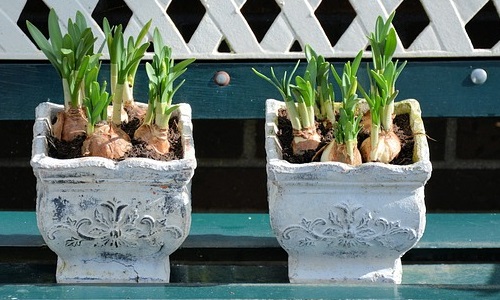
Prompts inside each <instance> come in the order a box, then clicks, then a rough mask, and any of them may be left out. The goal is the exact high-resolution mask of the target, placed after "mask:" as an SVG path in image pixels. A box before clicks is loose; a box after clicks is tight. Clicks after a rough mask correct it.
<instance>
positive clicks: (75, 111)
mask: <svg viewBox="0 0 500 300" xmlns="http://www.w3.org/2000/svg"><path fill="white" fill-rule="evenodd" d="M87 123H88V120H87V117H86V115H85V111H84V110H83V108H69V109H68V110H66V111H61V112H59V113H57V121H56V123H55V124H54V126H53V127H52V135H53V136H54V137H56V138H57V139H59V140H61V141H66V142H71V141H72V140H74V139H75V138H76V137H78V136H80V135H83V134H85V133H86V132H87Z"/></svg>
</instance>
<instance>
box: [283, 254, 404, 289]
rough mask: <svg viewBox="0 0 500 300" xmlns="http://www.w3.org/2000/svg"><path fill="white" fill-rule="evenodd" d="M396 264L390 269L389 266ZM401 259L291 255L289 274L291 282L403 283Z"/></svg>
mask: <svg viewBox="0 0 500 300" xmlns="http://www.w3.org/2000/svg"><path fill="white" fill-rule="evenodd" d="M391 265H393V266H394V267H392V268H388V267H387V266H391ZM402 273H403V270H402V266H401V259H399V258H398V259H396V261H386V260H383V261H382V260H381V261H376V260H373V259H366V260H360V259H356V260H354V259H342V258H340V259H339V258H332V257H321V256H314V257H313V256H309V257H306V256H304V257H300V258H298V257H294V256H289V257H288V277H289V279H290V282H291V283H333V282H343V283H358V282H387V283H396V284H399V283H401V279H402Z"/></svg>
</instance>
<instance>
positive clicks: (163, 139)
mask: <svg viewBox="0 0 500 300" xmlns="http://www.w3.org/2000/svg"><path fill="white" fill-rule="evenodd" d="M134 138H135V139H136V140H139V141H143V142H145V143H146V145H147V146H146V148H147V149H150V150H153V151H155V152H156V153H158V154H161V155H166V154H167V153H168V152H169V151H170V142H169V141H168V128H160V127H159V126H157V125H156V124H152V125H147V124H143V125H141V126H140V127H139V128H137V130H136V131H135V134H134Z"/></svg>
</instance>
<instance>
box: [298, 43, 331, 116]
mask: <svg viewBox="0 0 500 300" xmlns="http://www.w3.org/2000/svg"><path fill="white" fill-rule="evenodd" d="M305 55H306V59H307V62H308V65H307V71H308V72H309V74H310V77H311V78H310V80H311V84H312V85H313V88H314V89H315V91H316V102H317V103H316V105H317V107H318V109H319V111H318V119H319V120H325V119H326V120H328V121H329V122H330V123H331V124H335V110H334V105H333V103H334V99H335V94H334V91H333V85H332V84H331V83H330V82H329V80H328V74H329V72H330V67H331V65H330V63H329V62H327V61H326V60H325V58H324V57H323V56H321V55H318V54H316V52H315V51H314V50H313V49H312V48H311V46H309V45H306V47H305Z"/></svg>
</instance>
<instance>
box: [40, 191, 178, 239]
mask: <svg viewBox="0 0 500 300" xmlns="http://www.w3.org/2000/svg"><path fill="white" fill-rule="evenodd" d="M56 214H60V212H57V211H56ZM58 218H61V219H62V220H61V222H56V223H55V224H54V225H53V226H52V227H51V228H50V230H48V233H47V236H48V238H49V239H51V240H53V239H55V238H56V235H57V234H58V233H63V234H65V235H68V236H69V238H68V239H66V241H65V244H66V246H67V247H78V246H82V244H84V243H85V244H91V245H93V246H94V247H101V248H102V247H111V248H120V247H137V246H138V245H139V241H147V242H149V244H150V245H151V246H158V247H160V246H162V244H161V243H162V242H161V241H162V240H163V239H158V238H157V237H158V236H159V235H160V234H163V233H170V234H171V235H172V236H173V237H174V238H175V239H179V238H181V237H182V236H183V235H184V233H183V232H182V230H181V229H180V228H179V227H177V226H173V225H168V224H167V219H166V218H160V219H155V218H154V217H153V216H151V215H147V214H142V213H141V212H140V211H139V210H138V209H137V208H133V207H132V206H130V205H128V204H122V203H121V202H119V201H117V200H116V199H113V200H111V201H105V202H102V203H100V204H99V205H97V207H96V208H95V209H94V211H93V213H92V217H84V218H81V219H78V220H76V219H73V218H72V217H70V216H66V217H62V216H61V215H59V216H58V217H56V218H55V219H58Z"/></svg>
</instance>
